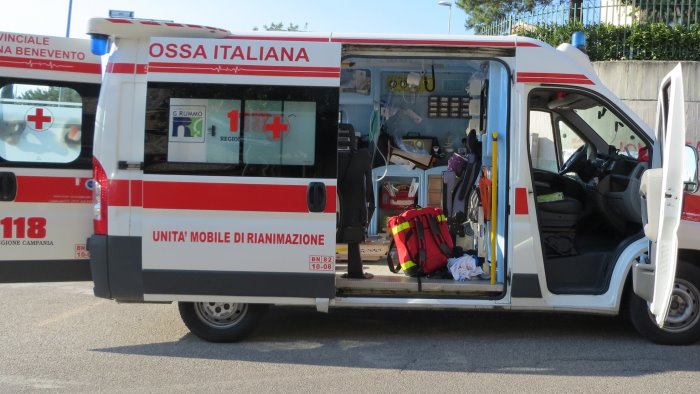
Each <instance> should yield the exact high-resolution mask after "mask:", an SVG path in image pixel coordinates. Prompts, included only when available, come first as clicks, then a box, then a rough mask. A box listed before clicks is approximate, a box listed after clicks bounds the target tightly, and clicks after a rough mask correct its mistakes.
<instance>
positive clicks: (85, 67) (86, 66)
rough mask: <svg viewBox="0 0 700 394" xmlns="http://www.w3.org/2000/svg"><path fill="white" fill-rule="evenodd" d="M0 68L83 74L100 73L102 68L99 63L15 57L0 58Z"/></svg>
mask: <svg viewBox="0 0 700 394" xmlns="http://www.w3.org/2000/svg"><path fill="white" fill-rule="evenodd" d="M0 67H9V68H27V69H31V70H49V71H61V72H67V73H83V74H101V73H102V67H101V66H100V64H99V63H85V62H71V61H67V60H46V59H36V58H28V57H16V56H0Z"/></svg>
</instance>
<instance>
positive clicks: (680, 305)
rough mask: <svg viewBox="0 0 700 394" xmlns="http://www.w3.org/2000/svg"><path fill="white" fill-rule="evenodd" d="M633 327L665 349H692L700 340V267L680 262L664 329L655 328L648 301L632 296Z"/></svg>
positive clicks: (630, 302)
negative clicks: (665, 346)
mask: <svg viewBox="0 0 700 394" xmlns="http://www.w3.org/2000/svg"><path fill="white" fill-rule="evenodd" d="M629 312H630V318H631V320H632V324H633V325H634V327H635V328H636V329H637V331H639V333H640V334H642V336H644V337H646V338H648V339H649V340H651V341H652V342H655V343H658V344H662V345H690V344H693V343H695V342H697V341H698V340H700V267H698V266H696V265H692V264H688V263H685V262H683V261H680V260H679V261H678V267H677V269H676V280H675V283H674V284H673V292H672V293H671V306H670V308H669V313H668V317H667V318H666V321H665V322H664V327H663V328H659V326H657V325H656V321H655V320H654V316H653V315H652V314H651V313H650V312H649V306H648V305H647V301H646V300H645V299H643V298H641V297H639V296H637V295H636V294H634V292H630V300H629Z"/></svg>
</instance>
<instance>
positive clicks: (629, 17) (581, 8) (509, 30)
mask: <svg viewBox="0 0 700 394" xmlns="http://www.w3.org/2000/svg"><path fill="white" fill-rule="evenodd" d="M570 22H578V23H581V24H582V25H584V26H586V25H597V24H611V25H616V26H629V25H632V24H635V23H664V24H667V25H669V26H673V25H683V26H685V27H690V26H691V25H697V24H700V0H584V1H576V0H573V1H572V0H554V1H552V3H551V4H549V5H547V6H542V7H537V8H536V9H534V10H533V11H531V12H523V13H518V14H512V15H509V16H507V17H505V18H501V19H499V20H497V21H496V22H494V23H492V24H490V25H482V26H475V28H474V30H475V32H476V33H477V34H486V35H507V34H513V33H515V32H517V31H518V30H522V29H528V28H529V27H531V26H537V25H551V24H554V25H563V24H567V23H570Z"/></svg>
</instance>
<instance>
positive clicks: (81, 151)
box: [0, 32, 102, 282]
mask: <svg viewBox="0 0 700 394" xmlns="http://www.w3.org/2000/svg"><path fill="white" fill-rule="evenodd" d="M101 77H102V66H101V60H100V57H99V56H95V55H93V54H92V53H91V50H90V43H89V41H88V40H74V39H67V38H60V37H46V36H36V35H31V34H16V33H7V32H0V231H1V232H0V250H2V253H0V256H2V257H0V267H1V273H0V278H1V279H0V280H1V281H2V282H22V281H28V280H29V281H64V280H89V279H90V266H89V255H88V252H87V249H86V245H85V240H86V239H87V238H86V237H88V236H90V235H91V234H92V226H91V225H90V219H91V216H92V212H91V207H92V185H93V182H92V137H93V130H94V126H95V113H96V111H97V98H98V95H99V89H100V81H101Z"/></svg>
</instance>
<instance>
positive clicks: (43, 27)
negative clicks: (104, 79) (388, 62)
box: [0, 0, 466, 38]
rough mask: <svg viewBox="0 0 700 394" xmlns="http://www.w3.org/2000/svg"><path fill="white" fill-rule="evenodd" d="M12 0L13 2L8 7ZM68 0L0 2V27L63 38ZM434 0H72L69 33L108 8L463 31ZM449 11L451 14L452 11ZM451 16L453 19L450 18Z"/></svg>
mask: <svg viewBox="0 0 700 394" xmlns="http://www.w3.org/2000/svg"><path fill="white" fill-rule="evenodd" d="M10 3H12V5H10ZM69 3H70V0H19V1H16V0H0V4H3V5H4V7H2V12H1V13H0V30H2V31H8V32H15V33H29V34H40V35H50V36H63V37H64V36H65V35H66V27H67V24H68V8H69ZM452 3H453V5H452V7H448V6H442V5H439V4H438V0H325V1H324V0H195V1H186V0H72V13H71V15H72V16H71V24H70V36H71V37H76V38H87V35H86V34H85V28H86V25H87V20H88V19H89V18H92V17H107V16H108V13H109V10H127V11H134V17H136V18H143V19H160V20H172V21H175V22H180V23H191V24H200V25H207V26H213V27H220V28H224V29H228V30H231V31H250V30H252V29H253V28H254V27H258V28H259V29H260V30H263V25H270V24H271V23H278V22H282V23H284V25H285V26H286V25H288V24H289V23H290V22H291V23H294V24H297V25H299V26H300V28H303V27H304V25H305V24H307V23H308V27H307V30H308V31H312V32H342V33H397V34H404V33H406V34H447V33H448V22H450V25H449V29H450V32H451V33H452V34H466V31H465V28H464V20H465V18H466V14H465V13H464V11H463V10H462V9H460V8H457V7H456V6H455V5H454V1H452ZM450 10H451V12H450ZM450 14H451V18H450Z"/></svg>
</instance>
